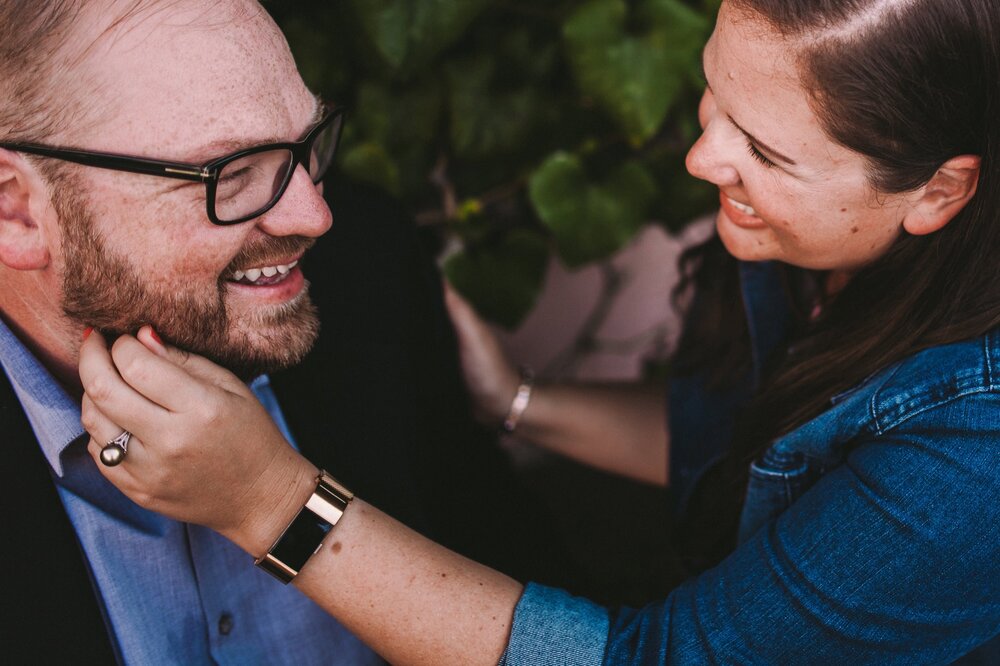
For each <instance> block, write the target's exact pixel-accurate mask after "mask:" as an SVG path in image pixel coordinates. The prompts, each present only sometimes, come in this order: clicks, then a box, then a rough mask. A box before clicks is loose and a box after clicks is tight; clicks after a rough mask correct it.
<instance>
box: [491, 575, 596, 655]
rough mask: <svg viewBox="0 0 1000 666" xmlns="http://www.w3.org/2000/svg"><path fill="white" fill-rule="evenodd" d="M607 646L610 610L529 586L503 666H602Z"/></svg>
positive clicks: (517, 609) (549, 588)
mask: <svg viewBox="0 0 1000 666" xmlns="http://www.w3.org/2000/svg"><path fill="white" fill-rule="evenodd" d="M607 642H608V612H607V610H606V609H604V608H602V607H600V606H598V605H597V604H594V603H591V602H589V601H587V600H586V599H580V598H579V597H573V596H570V595H569V594H567V593H566V592H563V591H562V590H557V589H554V588H551V587H544V586H542V585H537V584H535V583H529V584H528V585H527V586H526V587H525V589H524V593H523V594H522V595H521V600H520V601H518V602H517V608H515V609H514V623H513V626H512V627H511V635H510V640H509V642H508V643H507V649H506V650H505V651H504V653H503V657H501V659H500V666H526V665H530V666H599V665H600V664H601V663H602V662H603V660H604V647H605V645H606V644H607Z"/></svg>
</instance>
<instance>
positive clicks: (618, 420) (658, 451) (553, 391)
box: [517, 383, 669, 486]
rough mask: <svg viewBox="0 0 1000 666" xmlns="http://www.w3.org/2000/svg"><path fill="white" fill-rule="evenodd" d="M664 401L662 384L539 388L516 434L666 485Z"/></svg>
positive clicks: (596, 464)
mask: <svg viewBox="0 0 1000 666" xmlns="http://www.w3.org/2000/svg"><path fill="white" fill-rule="evenodd" d="M666 409H667V399H666V392H665V389H664V388H663V387H662V386H646V385H638V384H624V383H622V384H541V385H538V386H535V387H534V389H533V390H532V396H531V401H530V402H529V403H528V407H527V409H526V410H525V412H524V415H523V416H522V418H521V420H520V422H519V423H518V426H517V434H518V436H519V437H522V438H524V439H526V440H528V441H531V442H533V443H535V444H537V445H538V446H541V447H543V448H545V449H548V450H550V451H554V452H556V453H559V454H562V455H564V456H567V457H570V458H573V459H574V460H577V461H579V462H582V463H584V464H587V465H590V466H591V467H597V468H599V469H603V470H606V471H609V472H613V473H616V474H621V475H624V476H628V477H630V478H633V479H637V480H640V481H645V482H647V483H655V484H658V485H661V486H662V485H666V483H667V473H668V470H667V465H668V462H667V460H668V455H667V454H668V451H669V436H668V434H667V413H666Z"/></svg>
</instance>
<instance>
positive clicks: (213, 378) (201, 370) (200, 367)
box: [135, 325, 245, 390]
mask: <svg viewBox="0 0 1000 666" xmlns="http://www.w3.org/2000/svg"><path fill="white" fill-rule="evenodd" d="M135 337H136V339H137V340H139V342H141V343H142V344H143V345H144V346H145V347H146V349H148V350H149V351H151V352H153V353H154V354H155V355H156V356H158V357H160V358H163V359H166V360H167V361H170V362H171V363H173V364H174V365H176V366H178V367H179V368H182V369H183V370H185V371H186V372H188V373H190V374H191V375H192V376H194V377H197V378H199V379H202V380H204V381H206V382H207V383H209V384H215V385H216V386H221V387H223V388H225V389H227V390H234V389H238V388H243V387H245V385H244V384H243V382H241V381H240V380H239V378H238V377H236V375H234V374H233V373H231V372H229V371H228V370H226V369H225V368H222V367H220V366H218V365H216V364H215V363H212V362H211V361H209V360H208V359H207V358H204V357H202V356H198V355H197V354H193V353H191V352H188V351H184V350H183V349H178V348H177V347H174V346H173V345H168V344H166V343H165V342H164V341H163V340H162V339H161V338H160V336H159V335H157V333H156V331H155V330H154V329H153V327H152V326H148V325H147V326H143V327H142V328H140V329H139V332H138V333H136V336H135Z"/></svg>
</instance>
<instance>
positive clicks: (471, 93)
mask: <svg viewBox="0 0 1000 666" xmlns="http://www.w3.org/2000/svg"><path fill="white" fill-rule="evenodd" d="M495 69H496V63H495V61H494V60H493V58H491V57H490V56H481V57H477V58H474V59H469V60H463V61H460V62H455V63H452V64H450V65H449V66H448V69H447V72H448V82H449V88H450V90H451V96H450V111H451V114H450V115H451V128H450V133H451V144H452V147H453V148H454V149H455V153H456V154H457V155H458V156H459V157H469V158H481V157H495V156H499V155H506V154H509V153H510V152H511V151H512V150H517V149H519V148H522V147H523V145H524V143H525V140H526V138H527V136H528V133H529V132H530V131H531V129H532V128H533V127H534V126H535V125H536V124H537V123H539V122H541V121H542V120H543V119H544V118H545V117H546V113H547V108H546V106H545V105H544V104H543V101H542V100H543V98H542V94H541V93H540V92H539V91H538V90H537V89H536V88H535V87H533V86H525V87H522V88H519V89H515V90H507V91H502V92H498V91H495V90H494V89H493V78H494V72H495Z"/></svg>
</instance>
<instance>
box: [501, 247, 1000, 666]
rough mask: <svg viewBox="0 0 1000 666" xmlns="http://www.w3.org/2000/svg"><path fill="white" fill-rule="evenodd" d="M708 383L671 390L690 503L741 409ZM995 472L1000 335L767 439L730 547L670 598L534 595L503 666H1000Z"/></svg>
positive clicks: (758, 269)
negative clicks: (714, 396)
mask: <svg viewBox="0 0 1000 666" xmlns="http://www.w3.org/2000/svg"><path fill="white" fill-rule="evenodd" d="M741 278H742V284H743V296H744V303H745V305H746V309H747V317H748V324H749V330H750V334H751V339H752V345H753V349H754V358H755V363H756V365H757V367H758V368H759V364H760V360H761V359H762V358H764V357H765V356H766V354H767V352H768V350H769V349H771V348H773V347H774V346H776V345H778V344H780V343H781V342H782V340H783V339H784V331H785V330H786V326H787V321H788V316H787V312H786V311H784V310H783V308H782V305H781V303H783V302H784V295H783V291H782V290H780V289H779V288H778V285H779V283H778V279H777V271H776V267H775V266H773V265H771V264H769V263H756V264H743V265H742V266H741ZM699 388H700V385H699V384H698V383H697V382H688V383H686V384H684V383H681V384H677V385H672V386H671V424H670V429H671V445H672V449H674V450H672V451H671V464H672V471H671V475H672V476H671V484H672V485H674V486H675V487H676V488H677V489H678V490H679V491H680V492H682V493H683V492H684V491H685V489H686V488H688V487H690V485H691V482H692V481H693V480H694V479H696V478H697V477H698V474H699V472H700V471H701V470H703V469H704V468H705V467H706V466H707V465H708V464H709V463H711V462H712V461H713V460H714V459H715V458H717V457H718V456H719V455H721V454H722V453H723V452H724V450H725V446H727V445H728V440H729V436H730V435H731V424H732V414H731V412H732V411H733V409H734V407H735V406H736V405H738V404H739V402H740V399H741V398H740V396H739V395H736V396H735V397H734V396H733V395H729V396H723V399H720V400H718V401H712V400H710V398H709V397H707V396H706V395H699V393H698V391H699ZM748 393H749V391H745V394H748ZM678 409H682V410H683V411H680V412H679V411H677V410H678ZM695 433H697V436H695ZM695 442H696V445H695V444H694V443H695ZM998 470H1000V329H996V330H994V331H992V332H990V333H989V334H987V335H985V336H983V337H981V338H977V339H974V340H968V341H964V342H960V343H956V344H950V345H947V346H942V347H936V348H932V349H928V350H925V351H923V352H920V353H918V354H915V355H913V356H911V357H909V358H907V359H904V360H903V361H902V362H900V363H897V364H895V365H893V366H891V367H888V368H885V369H883V370H882V371H880V372H879V373H877V374H876V375H874V376H872V377H870V378H868V379H867V380H865V381H864V382H862V383H861V384H860V385H858V386H856V387H854V388H853V389H851V390H850V391H848V392H846V393H844V394H841V395H838V396H836V397H834V398H833V399H832V400H831V404H830V407H829V409H828V410H827V411H826V412H824V413H823V414H821V415H819V416H818V417H816V418H815V419H813V420H812V421H810V422H808V423H806V424H804V425H802V426H801V427H799V428H798V429H796V430H794V431H793V432H791V433H788V434H787V435H785V436H783V437H781V438H779V439H777V440H776V441H774V442H773V443H772V445H771V446H770V447H769V448H768V449H767V451H766V452H765V454H764V455H763V456H762V457H761V458H759V459H758V460H757V461H756V462H755V463H754V464H753V465H752V467H751V470H750V481H749V485H748V488H747V495H746V501H745V504H744V508H743V513H742V516H741V520H740V526H739V537H738V540H739V546H738V547H737V549H736V550H735V551H734V552H733V553H732V554H731V555H730V556H729V557H728V558H727V559H725V560H724V561H723V562H722V563H721V564H719V565H718V566H716V567H715V568H713V569H711V570H709V571H706V572H705V573H703V574H701V575H699V576H697V577H696V578H693V579H691V580H688V581H686V582H685V583H684V584H682V585H681V586H679V587H678V588H677V589H675V590H674V591H673V592H672V593H671V594H670V596H668V597H667V599H665V600H664V601H661V602H657V603H654V604H650V605H649V606H646V607H645V608H642V609H638V610H636V609H630V608H622V609H617V610H612V609H607V608H603V607H601V606H598V605H596V604H593V603H591V602H589V601H586V600H584V599H579V598H575V597H572V596H571V595H569V594H567V593H566V592H563V591H561V590H556V589H552V588H547V587H543V586H540V585H536V584H529V585H528V586H527V587H526V588H525V591H524V594H523V595H522V597H521V599H520V601H519V602H518V605H517V608H516V610H515V614H514V622H513V626H512V629H511V637H510V641H509V643H508V646H507V651H506V652H505V654H504V657H503V660H502V662H501V663H503V664H511V665H513V664H531V665H533V666H534V665H548V664H552V665H553V666H554V665H556V664H558V665H560V666H563V665H571V664H572V665H575V664H581V665H582V664H595V665H596V664H602V663H603V664H615V665H617V664H907V665H910V664H947V663H956V662H957V663H969V664H971V663H984V664H985V663H991V664H992V663H1000V640H998V641H992V642H991V639H992V638H994V637H995V636H997V635H998V634H1000V472H998ZM625 509H626V507H623V510H625Z"/></svg>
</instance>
